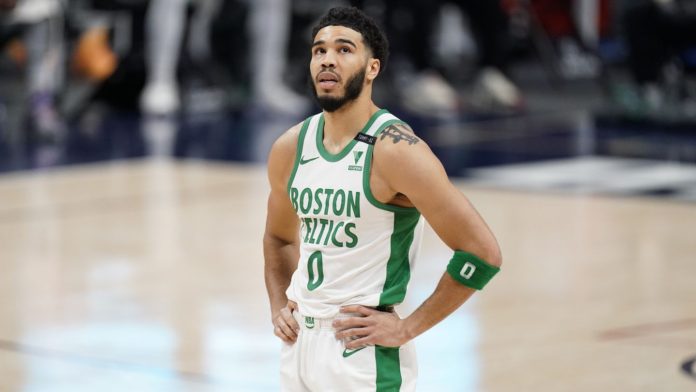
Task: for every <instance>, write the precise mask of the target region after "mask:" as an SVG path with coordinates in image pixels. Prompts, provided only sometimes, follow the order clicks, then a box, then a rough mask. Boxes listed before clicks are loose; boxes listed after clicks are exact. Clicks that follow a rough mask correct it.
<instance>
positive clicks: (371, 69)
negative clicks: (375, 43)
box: [365, 58, 381, 81]
mask: <svg viewBox="0 0 696 392" xmlns="http://www.w3.org/2000/svg"><path fill="white" fill-rule="evenodd" d="M380 69H381V64H380V62H379V60H377V59H376V58H370V59H368V60H367V69H366V70H365V78H367V80H369V81H373V80H375V79H376V78H377V75H379V71H380Z"/></svg>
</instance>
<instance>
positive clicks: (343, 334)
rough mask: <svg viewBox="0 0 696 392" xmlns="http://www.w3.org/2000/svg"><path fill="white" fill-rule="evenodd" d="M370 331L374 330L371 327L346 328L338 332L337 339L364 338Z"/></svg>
mask: <svg viewBox="0 0 696 392" xmlns="http://www.w3.org/2000/svg"><path fill="white" fill-rule="evenodd" d="M370 332H372V329H371V328H369V327H366V328H350V329H344V330H342V331H339V332H336V339H338V340H347V339H356V338H362V337H365V336H368V335H369V334H370Z"/></svg>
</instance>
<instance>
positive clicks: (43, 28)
mask: <svg viewBox="0 0 696 392" xmlns="http://www.w3.org/2000/svg"><path fill="white" fill-rule="evenodd" d="M63 6H64V5H63V4H62V3H61V1H60V0H18V1H12V0H2V2H1V3H0V10H3V11H5V12H9V15H7V17H6V18H3V20H2V21H3V22H4V23H6V24H9V25H12V26H18V27H19V29H20V30H21V31H22V40H23V44H24V45H23V48H25V49H26V66H27V82H26V83H27V95H28V96H27V102H28V114H27V116H28V124H29V127H30V130H31V131H33V132H35V134H36V136H38V137H40V138H43V139H50V140H55V139H59V138H60V137H62V134H63V131H64V127H63V124H62V121H61V119H60V117H59V115H58V112H57V110H56V98H57V94H58V92H59V90H60V88H61V86H62V84H63V78H64V42H63V41H64V40H63ZM16 53H21V52H16ZM19 57H20V58H19V60H20V61H21V60H22V59H21V57H22V56H21V55H19Z"/></svg>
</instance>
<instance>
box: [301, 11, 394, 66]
mask: <svg viewBox="0 0 696 392" xmlns="http://www.w3.org/2000/svg"><path fill="white" fill-rule="evenodd" d="M326 26H343V27H347V28H349V29H351V30H355V31H357V32H358V33H360V34H362V36H363V40H364V41H365V43H366V44H367V47H369V48H370V50H371V51H372V55H373V57H374V58H376V59H377V60H379V63H380V72H381V71H383V70H384V69H385V68H387V60H388V59H389V41H388V40H387V37H386V35H384V32H383V31H382V29H381V28H380V27H379V25H378V24H377V22H375V20H374V19H372V18H371V17H370V16H368V15H367V14H365V13H364V12H362V11H360V10H359V9H357V8H355V7H334V8H331V9H330V10H329V11H328V12H327V13H326V14H325V15H324V16H322V17H321V19H319V22H317V24H316V25H315V26H314V28H312V39H314V37H316V36H317V33H318V32H319V30H321V29H323V28H324V27H326Z"/></svg>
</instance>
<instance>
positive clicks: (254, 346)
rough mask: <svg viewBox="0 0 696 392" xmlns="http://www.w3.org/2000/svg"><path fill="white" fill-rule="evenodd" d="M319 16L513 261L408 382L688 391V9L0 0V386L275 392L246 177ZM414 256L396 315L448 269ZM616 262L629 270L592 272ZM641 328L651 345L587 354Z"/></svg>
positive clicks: (436, 2) (586, 1) (692, 80)
mask: <svg viewBox="0 0 696 392" xmlns="http://www.w3.org/2000/svg"><path fill="white" fill-rule="evenodd" d="M334 5H355V6H357V7H360V8H361V9H363V10H365V11H366V12H367V13H368V14H370V15H372V16H373V17H374V18H375V19H376V20H378V21H379V22H380V23H381V24H382V25H383V26H384V27H385V30H386V32H387V34H388V37H389V39H390V44H391V57H390V61H389V64H388V67H387V68H386V70H385V71H384V72H383V73H382V75H381V76H380V77H379V78H378V80H377V87H376V89H375V92H374V95H375V96H374V99H375V102H376V103H377V105H378V106H380V107H384V108H387V109H389V110H390V111H391V112H392V113H393V114H395V115H396V116H398V117H400V118H402V119H403V120H405V121H407V122H408V123H409V124H410V125H411V126H412V127H413V129H414V130H416V133H417V134H418V135H419V136H420V137H422V138H423V139H424V140H425V141H426V142H427V143H428V144H429V145H430V146H431V148H432V149H433V151H434V152H435V154H436V155H437V156H438V157H439V158H440V159H441V161H442V162H443V164H444V166H445V168H446V170H447V172H448V173H449V175H450V176H451V177H452V178H453V179H454V181H455V182H456V183H457V185H458V186H460V187H462V189H463V190H465V192H466V193H467V195H469V196H470V197H472V199H473V200H474V202H475V204H476V205H477V206H479V208H480V210H481V212H482V214H483V215H484V217H485V218H486V219H487V220H489V223H490V224H491V226H492V227H493V228H494V232H496V233H497V234H498V235H499V237H501V238H500V239H501V244H502V246H503V253H504V254H505V255H506V260H510V259H511V260H512V261H509V262H507V261H506V263H509V265H510V267H508V268H510V270H509V271H510V273H509V274H508V275H505V274H502V275H504V276H503V277H502V278H501V283H499V284H498V285H497V286H496V285H493V288H492V289H491V291H492V293H491V294H489V297H484V298H488V299H481V302H476V301H474V304H473V305H467V306H469V307H465V309H463V310H461V311H460V312H458V313H456V314H455V316H453V318H452V320H451V321H447V322H445V323H443V326H441V327H438V328H439V329H438V328H436V329H434V330H433V332H432V333H430V332H429V333H428V334H426V335H424V336H423V337H422V338H419V339H422V342H424V343H425V344H421V345H420V346H419V348H421V347H423V346H425V348H424V349H423V350H422V353H423V357H424V358H425V360H423V359H422V364H423V365H422V369H423V383H422V384H421V385H422V387H423V389H422V390H424V391H456V390H465V391H474V390H500V391H507V390H553V391H558V390H608V389H610V388H614V387H616V385H619V386H620V387H619V388H618V389H619V390H651V391H652V390H655V391H657V390H691V389H693V387H694V386H695V385H696V384H694V381H696V376H695V374H696V372H695V371H694V362H695V361H696V359H693V360H692V359H690V358H691V357H692V356H693V355H696V344H695V343H694V340H693V336H694V330H695V329H696V319H694V316H696V307H695V306H694V304H696V292H694V287H696V284H694V281H696V280H695V279H696V270H695V269H694V266H695V265H696V264H694V258H693V254H694V253H695V252H696V241H694V237H693V235H692V234H689V233H692V232H693V229H694V226H695V224H694V222H696V216H695V214H696V207H695V205H694V204H693V203H694V202H696V1H694V0H450V1H444V0H427V1H426V0H402V1H397V0H370V1H359V0H356V1H319V0H253V1H252V0H237V1H235V0H0V297H2V298H3V299H2V300H0V390H3V391H5V390H7V391H63V390H65V391H77V390H100V391H107V390H115V391H116V390H124V389H126V388H129V389H132V390H143V391H150V390H166V391H171V390H181V391H189V390H205V391H208V390H226V391H230V390H233V391H237V390H238V391H260V390H278V384H277V377H276V374H277V373H276V371H277V369H276V366H277V360H278V358H277V348H278V347H277V342H276V341H275V340H273V337H272V334H270V329H268V328H267V326H268V325H270V323H269V321H268V315H267V314H266V308H267V305H266V298H265V292H264V288H263V283H262V276H261V274H262V269H261V268H262V255H261V234H262V232H263V222H264V216H265V197H266V194H267V191H268V189H267V185H266V180H265V171H264V163H265V161H266V159H267V155H268V151H269V150H270V146H271V145H272V143H273V142H274V141H275V139H276V138H277V137H278V136H279V135H280V134H281V133H283V132H284V131H285V130H287V129H288V128H289V127H291V126H292V125H294V124H296V123H298V122H299V121H301V120H303V119H304V118H306V117H307V116H309V115H311V114H314V113H316V112H318V110H319V109H318V107H317V106H316V105H315V104H314V102H313V101H312V100H311V95H310V94H309V93H308V91H309V90H308V63H309V56H310V49H309V46H310V44H311V38H312V37H310V30H311V26H312V25H313V24H314V23H315V21H316V20H317V19H318V17H319V16H321V15H322V14H323V13H324V12H325V11H326V10H328V9H329V8H330V7H331V6H334ZM565 233H567V234H568V235H567V236H566V235H564V234H565ZM430 236H431V237H432V233H430ZM433 238H434V237H433ZM535 249H536V250H538V249H544V251H543V252H542V254H541V255H539V254H538V252H537V253H535V252H534V250H535ZM424 253H425V254H424V258H425V260H426V261H427V260H430V261H433V262H436V263H439V264H434V266H433V267H424V268H425V269H424V270H422V271H421V272H422V276H425V277H426V278H428V279H429V280H419V279H420V278H414V279H415V280H414V282H413V291H412V293H415V294H414V295H415V297H413V298H412V299H410V300H409V301H410V303H409V304H406V305H407V308H408V307H409V306H410V307H413V306H415V305H417V304H418V300H419V299H420V300H422V298H425V296H427V294H428V293H429V292H430V290H432V287H434V282H435V281H436V279H437V277H438V276H439V274H440V273H441V272H440V271H442V265H443V264H442V263H444V262H445V261H446V259H447V257H448V256H447V251H446V250H445V249H443V248H442V245H441V244H439V243H438V242H437V240H436V239H435V240H432V241H431V245H430V246H426V248H425V250H424ZM559 260H563V261H565V262H567V263H568V264H567V266H568V269H567V270H566V269H564V268H565V265H566V264H563V266H564V267H560V266H559V264H557V263H559ZM607 263H617V264H618V265H621V266H622V267H623V268H625V270H626V271H631V272H630V273H629V272H627V275H625V276H624V277H623V278H622V279H621V280H618V278H615V279H616V280H611V279H610V280H609V281H602V282H600V283H592V284H590V283H588V282H596V281H595V279H594V278H595V277H596V275H595V274H596V271H605V270H606V265H607ZM426 264H427V263H426ZM524 265H527V266H532V267H535V268H536V269H535V270H537V269H538V270H542V271H549V272H548V276H546V275H544V276H545V277H552V278H553V282H554V283H553V284H551V285H550V286H549V287H546V286H544V287H545V288H544V289H541V288H540V286H539V283H538V281H536V280H535V279H534V278H533V277H532V275H525V274H528V273H529V272H528V271H527V270H522V268H523V267H522V266H524ZM612 265H613V264H612ZM668 267H669V268H670V271H671V273H674V275H676V276H672V275H670V274H667V273H666V272H665V273H661V272H660V271H662V269H663V268H664V269H666V268H668ZM515 272H517V273H518V274H517V275H516V274H515ZM520 276H525V277H526V278H525V279H522V280H520V279H519V277H520ZM607 282H611V285H609V284H608V283H607ZM588 284H589V286H588ZM594 284H599V286H594ZM610 286H611V287H610ZM503 287H509V288H508V289H503ZM496 290H497V291H496ZM663 290H664V291H663ZM590 291H592V292H594V294H590V293H589V292H590ZM660 293H663V294H660ZM251 298H253V299H251ZM511 298H517V299H518V302H515V301H514V300H512V299H511ZM523 299H524V300H525V301H523ZM510 301H512V303H514V304H516V305H515V306H513V305H511V302H510ZM569 303H570V304H571V306H569V305H568V304H569ZM535 304H536V306H537V307H533V305H535ZM527 307H529V308H527ZM538 307H543V308H544V309H552V310H555V311H557V313H553V314H555V315H557V316H551V319H554V318H555V319H556V321H555V322H558V323H559V324H558V325H564V327H559V328H560V329H557V330H555V329H551V330H549V329H548V328H549V326H548V325H545V324H543V319H544V315H542V314H540V313H538V311H537V309H538ZM570 308H575V310H576V311H577V312H578V313H584V314H588V315H592V316H593V317H594V318H593V320H594V323H591V322H589V321H587V320H586V319H580V318H577V317H579V315H578V314H575V313H572V312H571V310H573V309H570ZM486 309H488V311H487V310H486ZM558 312H560V313H558ZM530 315H532V316H531V317H532V318H531V319H525V320H528V321H526V322H524V323H520V319H522V318H524V317H530ZM514 325H520V328H522V329H520V331H525V332H524V335H525V336H528V337H529V339H531V340H530V342H529V343H526V344H525V343H520V342H519V341H518V340H517V339H514V338H513V336H515V337H516V334H517V333H519V331H515V330H513V329H514V328H512V326H514ZM570 325H572V326H570ZM564 328H570V329H564ZM544 331H545V332H544ZM497 334H503V336H508V337H509V339H507V340H504V341H505V346H504V348H501V347H503V346H499V345H496V342H497V341H499V340H496V335H497ZM506 334H507V335H506ZM452 335H459V336H462V339H463V343H462V344H461V345H456V344H455V345H452V344H450V343H448V342H451V341H452V339H453V338H448V339H447V340H445V339H443V338H442V337H443V336H452ZM542 335H543V336H542ZM645 336H649V338H650V339H652V340H659V341H661V342H662V343H664V344H662V345H660V344H661V343H658V344H656V345H654V347H653V348H655V347H659V348H655V350H657V351H649V350H647V351H646V350H642V351H631V350H630V349H626V348H624V349H622V350H618V351H615V350H613V349H611V348H607V347H608V346H594V344H597V345H600V343H601V342H606V341H621V342H625V341H629V342H634V341H635V340H631V339H638V340H640V339H641V338H644V337H645ZM665 337H666V338H665ZM662 338H665V339H662ZM535 339H538V340H535ZM545 339H551V342H552V343H553V344H554V346H553V347H555V348H554V349H553V350H552V349H551V348H550V347H551V343H549V344H548V346H547V345H544V342H547V340H545ZM554 339H555V340H554ZM583 339H586V340H583ZM650 339H648V340H650ZM670 339H671V340H670ZM665 341H666V342H667V343H665ZM588 342H589V343H588ZM653 343H654V342H653ZM601 344H604V343H601ZM619 344H620V343H619ZM650 344H651V343H648V345H650ZM629 346H630V344H629ZM482 347H483V348H482ZM589 347H593V348H592V350H595V351H594V352H598V353H603V354H602V355H604V357H603V358H606V360H605V362H601V361H600V362H594V361H596V358H595V357H594V356H593V355H591V353H589V351H588V350H589ZM508 348H513V349H512V350H508ZM668 348H671V349H672V350H674V351H669V349H668ZM556 349H557V350H558V351H554V350H556ZM535 350H536V351H535ZM578 350H579V351H578ZM601 350H606V351H601ZM570 351H573V352H574V354H575V355H578V352H581V353H582V355H579V356H569V357H565V356H564V353H568V352H570ZM619 352H620V354H617V353H619ZM509 353H514V355H507V354H509ZM571 357H572V358H574V360H571V359H570V358H571ZM559 358H565V360H559ZM619 358H620V360H619ZM610 359H617V361H616V362H610ZM487 360H488V361H493V362H494V363H495V364H497V365H499V366H500V367H499V368H498V369H497V371H496V370H495V369H493V370H491V369H488V367H487V365H486V363H488V362H487ZM632 360H633V361H634V362H633V364H634V365H636V366H634V367H632V366H629V365H628V364H629V363H631V361H632ZM619 362H620V363H622V364H624V365H617V363H619ZM454 363H456V364H462V366H464V365H466V371H465V372H464V373H463V376H464V378H465V379H466V380H467V381H466V382H465V383H464V384H454V383H448V382H447V379H448V378H449V377H451V375H452V373H455V374H456V373H457V372H461V371H462V370H461V369H460V368H458V367H457V366H454V365H453V364H454ZM593 364H594V365H596V366H597V367H599V365H600V364H601V365H602V367H603V368H604V369H606V368H611V369H612V371H613V372H615V374H617V375H619V376H618V380H619V381H617V380H612V379H611V377H607V376H604V377H602V376H600V377H598V378H597V377H595V376H597V374H599V373H600V372H601V371H600V370H599V369H598V368H593ZM580 365H582V366H586V367H587V366H589V367H588V368H582V367H580ZM534 366H537V369H539V368H547V367H550V368H551V369H552V370H551V373H549V374H554V375H555V376H554V377H552V378H551V379H543V378H540V377H537V378H535V377H533V376H532V374H533V373H534V372H532V373H529V372H528V371H529V370H530V368H531V367H534ZM661 366H664V367H661ZM523 369H527V370H526V371H525V370H523ZM571 369H575V372H573V371H572V370H571ZM582 369H586V370H582ZM680 369H681V370H680ZM652 370H655V372H654V373H652V372H651V371H652ZM516 372H520V373H516ZM522 373H524V374H526V375H524V376H519V374H522ZM79 374H87V375H89V377H86V378H84V379H83V381H82V384H81V383H80V382H77V381H76V380H78V379H79V377H78V375H79ZM515 374H518V376H517V377H515V376H514V375H515ZM653 376H654V377H653ZM562 380H569V381H570V382H569V383H564V382H562ZM617 382H618V384H617ZM80 385H81V386H80ZM665 385H668V386H669V387H668V388H667V389H661V388H663V387H664V386H665ZM80 388H82V389H80Z"/></svg>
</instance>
